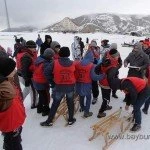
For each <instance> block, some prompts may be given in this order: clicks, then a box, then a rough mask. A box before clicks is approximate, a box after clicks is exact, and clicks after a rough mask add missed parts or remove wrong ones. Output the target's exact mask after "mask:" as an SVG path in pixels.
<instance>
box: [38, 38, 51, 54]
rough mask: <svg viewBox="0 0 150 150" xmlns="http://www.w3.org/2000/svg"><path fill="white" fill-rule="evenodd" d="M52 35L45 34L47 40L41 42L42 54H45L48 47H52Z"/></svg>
mask: <svg viewBox="0 0 150 150" xmlns="http://www.w3.org/2000/svg"><path fill="white" fill-rule="evenodd" d="M51 43H52V37H51V36H50V35H45V42H44V43H43V44H41V49H40V55H43V53H44V51H45V50H46V49H47V48H51Z"/></svg>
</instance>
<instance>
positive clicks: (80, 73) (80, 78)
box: [76, 62, 93, 83]
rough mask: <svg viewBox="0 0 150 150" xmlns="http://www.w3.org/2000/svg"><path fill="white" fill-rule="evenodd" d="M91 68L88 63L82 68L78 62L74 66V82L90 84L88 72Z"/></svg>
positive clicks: (91, 64) (91, 65)
mask: <svg viewBox="0 0 150 150" xmlns="http://www.w3.org/2000/svg"><path fill="white" fill-rule="evenodd" d="M92 67H93V63H90V64H88V65H86V66H82V65H81V63H80V62H79V63H78V64H77V65H76V80H77V82H82V83H91V82H92V79H91V76H90V71H91V69H92Z"/></svg>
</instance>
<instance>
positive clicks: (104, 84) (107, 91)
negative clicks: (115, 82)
mask: <svg viewBox="0 0 150 150" xmlns="http://www.w3.org/2000/svg"><path fill="white" fill-rule="evenodd" d="M119 57H120V54H119V52H118V51H117V50H116V49H111V50H110V51H108V52H106V57H105V58H104V57H103V60H102V64H100V67H99V70H100V72H101V73H105V74H108V73H109V71H110V70H111V68H114V67H117V68H119V62H118V58H119ZM97 69H98V67H97ZM99 85H100V87H101V93H102V100H103V102H102V105H101V108H100V109H99V112H98V115H97V117H98V118H102V117H105V116H106V113H105V111H106V110H111V109H112V106H109V103H110V95H111V89H112V88H111V86H110V83H109V80H108V76H105V78H104V79H102V80H100V81H99Z"/></svg>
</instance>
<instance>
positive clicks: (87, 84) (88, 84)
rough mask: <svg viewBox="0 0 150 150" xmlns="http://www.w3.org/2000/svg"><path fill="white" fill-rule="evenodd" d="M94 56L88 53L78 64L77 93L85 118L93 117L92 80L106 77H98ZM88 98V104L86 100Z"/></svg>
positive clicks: (90, 52)
mask: <svg viewBox="0 0 150 150" xmlns="http://www.w3.org/2000/svg"><path fill="white" fill-rule="evenodd" d="M93 62H94V55H93V52H92V51H87V53H86V54H85V56H84V58H83V59H82V60H81V61H80V62H78V63H77V64H76V80H77V81H76V82H77V83H76V92H77V94H79V96H80V107H81V111H84V117H90V116H92V114H93V113H92V112H90V111H89V110H90V105H91V90H92V80H94V81H96V80H101V79H102V78H103V77H104V75H102V74H101V75H97V74H96V73H95V72H94V70H95V67H94V64H93ZM85 97H86V102H84V99H85Z"/></svg>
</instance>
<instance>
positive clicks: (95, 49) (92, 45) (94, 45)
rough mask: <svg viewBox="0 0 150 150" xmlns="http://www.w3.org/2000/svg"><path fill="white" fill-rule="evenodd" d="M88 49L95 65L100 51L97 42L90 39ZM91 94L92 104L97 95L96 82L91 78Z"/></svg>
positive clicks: (95, 100)
mask: <svg viewBox="0 0 150 150" xmlns="http://www.w3.org/2000/svg"><path fill="white" fill-rule="evenodd" d="M88 51H91V52H92V53H93V56H94V61H93V64H95V65H97V64H98V62H99V58H100V51H99V48H98V46H97V42H96V41H95V40H92V41H91V43H90V44H89V47H88ZM92 95H93V99H92V104H93V105H94V104H95V103H96V102H97V100H98V96H99V87H98V82H97V81H94V80H92Z"/></svg>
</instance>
